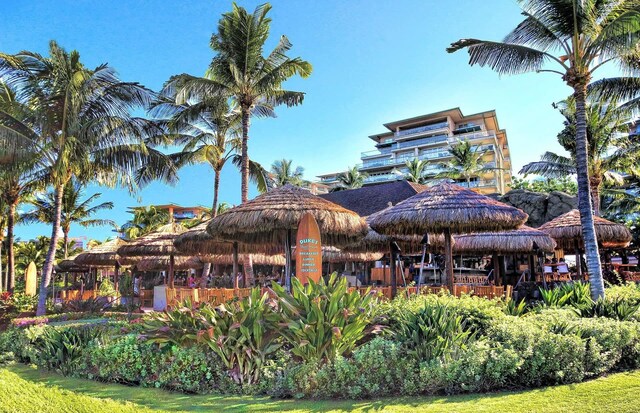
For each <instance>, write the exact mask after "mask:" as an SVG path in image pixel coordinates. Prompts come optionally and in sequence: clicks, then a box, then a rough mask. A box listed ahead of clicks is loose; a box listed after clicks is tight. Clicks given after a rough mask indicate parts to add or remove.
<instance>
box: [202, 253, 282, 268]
mask: <svg viewBox="0 0 640 413" xmlns="http://www.w3.org/2000/svg"><path fill="white" fill-rule="evenodd" d="M246 258H247V255H246V254H243V255H238V262H239V263H240V264H244V261H245V259H246ZM200 259H201V260H202V261H203V262H208V263H212V264H222V265H230V264H233V255H231V254H214V255H203V256H202V257H200ZM251 259H252V260H253V264H255V265H277V266H284V265H285V258H284V255H282V254H276V255H265V254H251Z"/></svg>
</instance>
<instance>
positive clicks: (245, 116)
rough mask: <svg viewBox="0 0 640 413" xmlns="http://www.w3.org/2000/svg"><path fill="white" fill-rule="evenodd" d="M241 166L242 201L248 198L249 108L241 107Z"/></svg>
mask: <svg viewBox="0 0 640 413" xmlns="http://www.w3.org/2000/svg"><path fill="white" fill-rule="evenodd" d="M241 110H242V154H241V156H242V166H241V167H240V174H241V175H242V183H241V187H240V190H241V195H242V203H245V202H247V201H248V200H249V115H250V114H249V108H248V107H244V106H243V107H242V109H241Z"/></svg>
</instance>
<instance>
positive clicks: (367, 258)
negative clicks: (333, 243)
mask: <svg viewBox="0 0 640 413" xmlns="http://www.w3.org/2000/svg"><path fill="white" fill-rule="evenodd" d="M383 256H384V254H383V253H379V252H349V251H344V250H340V249H338V248H335V247H324V248H323V249H322V261H326V262H330V263H341V262H371V261H378V260H380V259H382V257H383Z"/></svg>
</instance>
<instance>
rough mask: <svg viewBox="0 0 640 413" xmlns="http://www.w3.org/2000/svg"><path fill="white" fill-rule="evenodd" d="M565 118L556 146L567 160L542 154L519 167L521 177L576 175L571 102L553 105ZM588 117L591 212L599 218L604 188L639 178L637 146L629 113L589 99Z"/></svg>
mask: <svg viewBox="0 0 640 413" xmlns="http://www.w3.org/2000/svg"><path fill="white" fill-rule="evenodd" d="M554 106H555V107H556V108H558V110H559V111H560V113H561V114H562V115H563V116H564V117H565V121H564V129H563V130H562V131H561V132H560V133H559V134H558V142H559V143H560V145H562V147H563V148H564V149H565V150H566V151H567V152H569V156H563V155H558V154H556V153H553V152H545V153H544V154H543V155H542V156H541V157H540V161H538V162H531V163H528V164H526V165H524V166H523V167H522V169H521V170H520V172H519V173H520V174H524V175H525V176H526V175H527V174H536V175H542V176H544V177H546V178H562V177H565V176H568V175H575V174H576V161H575V149H576V145H575V143H576V141H575V129H576V122H575V121H576V116H575V115H576V111H575V102H573V99H571V98H570V99H567V100H565V101H563V102H560V103H559V104H556V105H554ZM586 115H587V146H588V151H587V155H588V158H587V165H588V168H589V187H590V193H591V202H592V203H593V212H594V214H595V215H598V216H599V215H600V195H601V192H602V186H603V184H607V185H614V184H617V185H623V184H624V177H623V175H622V174H621V172H624V173H629V174H631V175H633V176H638V173H639V171H640V170H639V169H638V165H637V159H638V156H639V155H640V145H639V144H638V143H637V142H635V141H634V140H632V139H629V135H628V131H629V126H628V120H629V118H630V117H631V112H630V111H629V110H628V109H627V108H625V107H624V106H618V105H617V104H616V102H615V101H611V102H603V101H599V100H593V99H590V100H589V101H588V102H587V106H586Z"/></svg>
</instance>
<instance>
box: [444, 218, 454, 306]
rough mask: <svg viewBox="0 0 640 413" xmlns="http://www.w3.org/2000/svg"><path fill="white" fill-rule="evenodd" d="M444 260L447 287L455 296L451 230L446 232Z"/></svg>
mask: <svg viewBox="0 0 640 413" xmlns="http://www.w3.org/2000/svg"><path fill="white" fill-rule="evenodd" d="M444 259H445V261H444V269H445V278H446V280H447V287H449V292H450V293H451V294H453V293H454V291H453V286H454V282H455V279H454V277H453V237H452V236H451V230H450V229H449V228H447V229H445V230H444Z"/></svg>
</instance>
